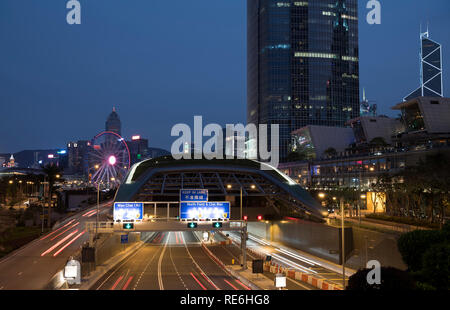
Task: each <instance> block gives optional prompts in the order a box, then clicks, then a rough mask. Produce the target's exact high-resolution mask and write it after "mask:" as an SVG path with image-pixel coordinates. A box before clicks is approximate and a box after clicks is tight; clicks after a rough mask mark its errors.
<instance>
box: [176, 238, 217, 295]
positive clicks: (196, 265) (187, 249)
mask: <svg viewBox="0 0 450 310" xmlns="http://www.w3.org/2000/svg"><path fill="white" fill-rule="evenodd" d="M194 236H195V237H197V236H196V235H195V234H194ZM181 237H182V240H183V243H184V247H185V248H186V251H187V253H188V255H189V257H190V258H191V259H192V262H193V263H194V265H195V267H197V269H198V270H200V273H203V274H204V277H206V278H208V279H209V277H208V276H207V275H206V274H205V272H204V271H203V269H202V268H200V266H199V265H198V264H197V262H196V261H195V259H194V257H193V256H192V255H191V251H189V248H188V246H187V244H186V240H184V233H181ZM197 240H198V239H197ZM199 241H200V240H199ZM209 282H213V281H211V279H209ZM214 286H215V287H216V288H217V289H219V288H218V287H217V285H214Z"/></svg>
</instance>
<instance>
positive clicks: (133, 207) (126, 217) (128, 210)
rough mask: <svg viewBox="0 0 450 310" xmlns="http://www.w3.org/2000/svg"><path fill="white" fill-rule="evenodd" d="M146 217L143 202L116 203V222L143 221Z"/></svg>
mask: <svg viewBox="0 0 450 310" xmlns="http://www.w3.org/2000/svg"><path fill="white" fill-rule="evenodd" d="M143 216H144V203H142V202H115V203H114V221H117V220H121V221H130V220H135V221H141V220H142V218H143Z"/></svg>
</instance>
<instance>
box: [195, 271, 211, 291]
mask: <svg viewBox="0 0 450 310" xmlns="http://www.w3.org/2000/svg"><path fill="white" fill-rule="evenodd" d="M191 276H192V277H193V278H194V280H195V281H197V283H198V284H199V285H200V286H201V287H202V289H203V290H204V291H206V290H207V288H206V287H204V286H203V284H201V283H200V281H199V280H197V278H196V277H195V276H194V274H193V273H192V272H191Z"/></svg>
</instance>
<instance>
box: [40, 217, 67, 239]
mask: <svg viewBox="0 0 450 310" xmlns="http://www.w3.org/2000/svg"><path fill="white" fill-rule="evenodd" d="M74 221H75V219H73V220H71V221H70V222H68V223H67V224H66V225H64V226H62V227H60V228H58V229H57V230H55V231H54V232H52V233H50V234H48V235H46V236H45V237H43V238H41V239H40V240H44V239H46V238H48V237H50V236H51V235H53V234H54V233H56V232H58V231H60V230H61V229H63V228H64V227H67V226H69V225H70V224H71V223H72V222H74Z"/></svg>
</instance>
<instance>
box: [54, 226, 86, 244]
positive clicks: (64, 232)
mask: <svg viewBox="0 0 450 310" xmlns="http://www.w3.org/2000/svg"><path fill="white" fill-rule="evenodd" d="M78 224H80V222H77V223H76V224H74V225H72V226H70V227H69V228H67V229H66V230H64V231H63V232H62V233H59V234H57V235H56V236H54V237H53V238H52V239H50V241H53V240H55V239H56V238H58V237H59V236H61V235H62V234H63V233H65V232H66V231H68V230H70V229H71V228H74V227H75V226H77V225H78Z"/></svg>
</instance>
